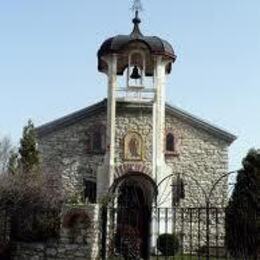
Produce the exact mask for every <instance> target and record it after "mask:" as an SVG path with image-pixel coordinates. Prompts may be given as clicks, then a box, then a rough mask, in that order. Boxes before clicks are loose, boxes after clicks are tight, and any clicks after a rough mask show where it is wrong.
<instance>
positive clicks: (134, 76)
mask: <svg viewBox="0 0 260 260" xmlns="http://www.w3.org/2000/svg"><path fill="white" fill-rule="evenodd" d="M130 78H131V79H140V78H141V75H140V74H139V70H138V67H137V66H136V65H135V66H134V68H133V71H132V74H131V76H130Z"/></svg>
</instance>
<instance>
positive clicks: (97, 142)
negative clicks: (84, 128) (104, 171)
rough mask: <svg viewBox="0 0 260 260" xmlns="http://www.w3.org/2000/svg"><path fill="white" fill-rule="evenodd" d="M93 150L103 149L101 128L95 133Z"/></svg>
mask: <svg viewBox="0 0 260 260" xmlns="http://www.w3.org/2000/svg"><path fill="white" fill-rule="evenodd" d="M93 151H94V152H100V151H102V133H101V131H100V129H97V130H96V131H95V132H94V133H93Z"/></svg>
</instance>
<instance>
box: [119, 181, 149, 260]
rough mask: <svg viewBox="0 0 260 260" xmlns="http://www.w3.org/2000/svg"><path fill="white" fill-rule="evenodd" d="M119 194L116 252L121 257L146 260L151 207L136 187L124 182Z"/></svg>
mask: <svg viewBox="0 0 260 260" xmlns="http://www.w3.org/2000/svg"><path fill="white" fill-rule="evenodd" d="M119 192H120V195H119V197H118V216H117V234H116V247H117V250H118V251H119V252H120V253H122V254H123V255H128V256H132V257H134V256H136V257H138V256H140V257H142V258H144V259H146V258H147V257H148V254H149V237H150V222H151V207H150V206H149V205H147V202H146V201H145V194H144V191H143V190H142V188H141V187H139V186H138V185H134V184H131V183H127V182H126V183H124V184H123V185H122V186H121V187H120V191H119Z"/></svg>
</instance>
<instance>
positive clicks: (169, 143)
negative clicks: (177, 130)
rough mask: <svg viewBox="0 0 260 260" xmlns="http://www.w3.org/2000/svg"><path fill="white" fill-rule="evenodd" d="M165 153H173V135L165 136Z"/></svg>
mask: <svg viewBox="0 0 260 260" xmlns="http://www.w3.org/2000/svg"><path fill="white" fill-rule="evenodd" d="M166 152H175V137H174V135H173V133H168V134H167V135H166Z"/></svg>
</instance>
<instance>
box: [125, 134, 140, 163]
mask: <svg viewBox="0 0 260 260" xmlns="http://www.w3.org/2000/svg"><path fill="white" fill-rule="evenodd" d="M124 158H125V160H127V161H141V160H142V159H143V140H142V137H141V135H140V134H138V133H136V132H129V133H127V134H126V136H125V138H124Z"/></svg>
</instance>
